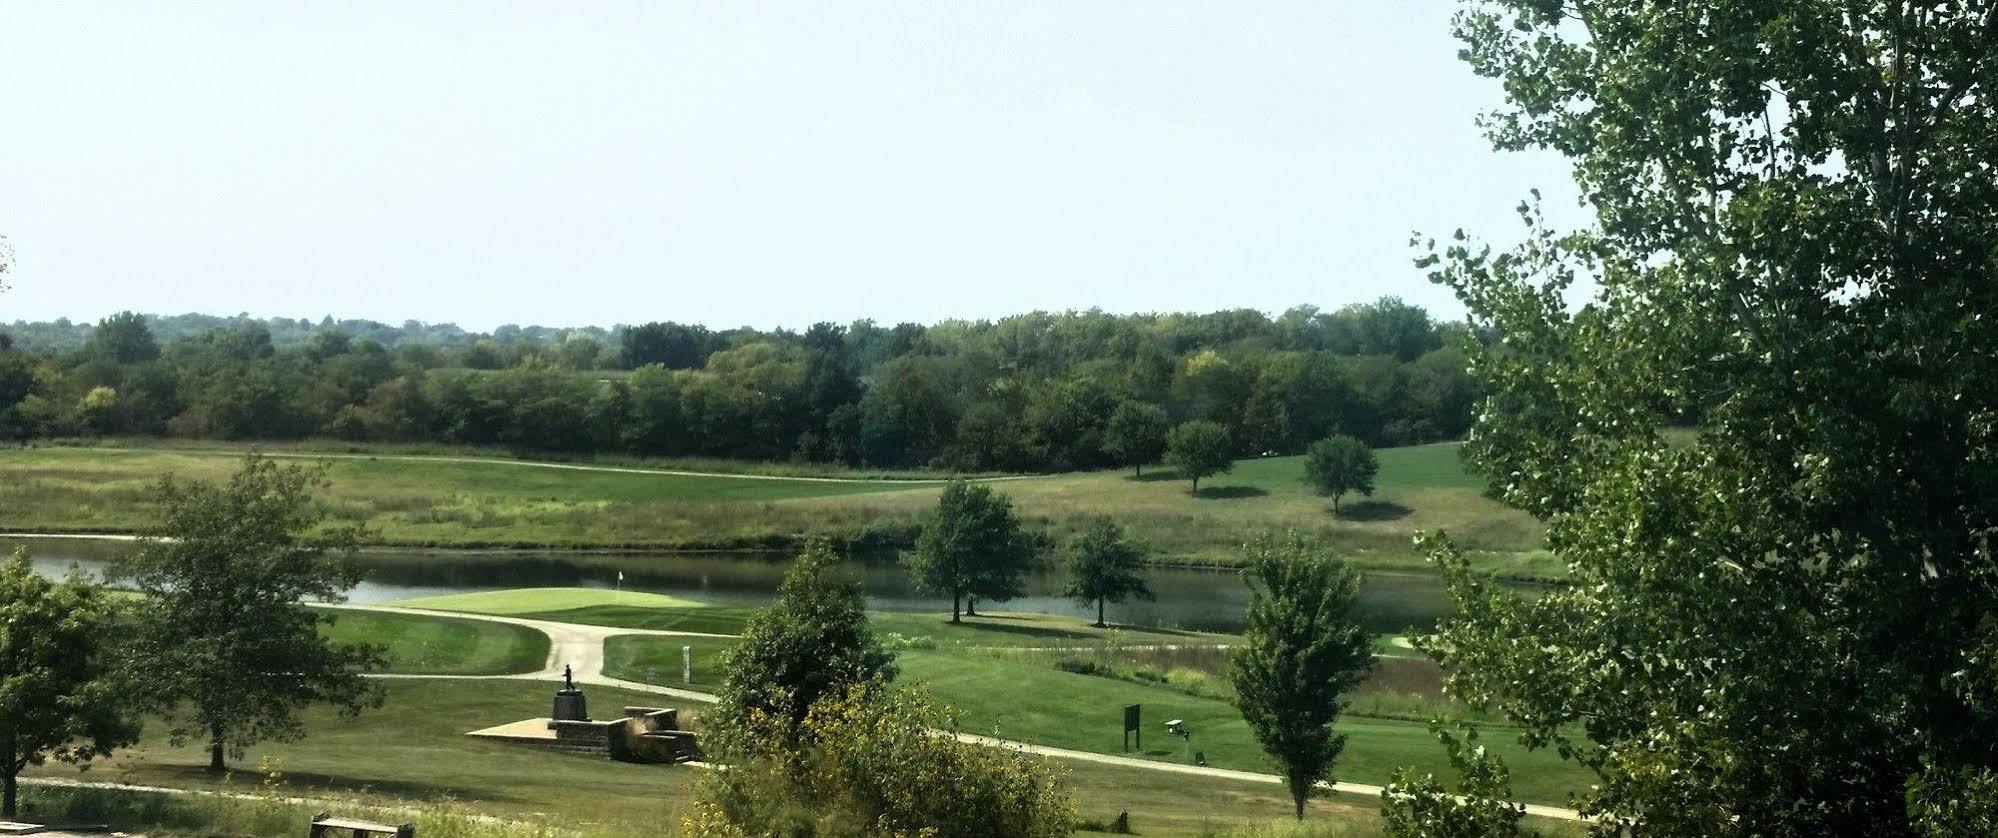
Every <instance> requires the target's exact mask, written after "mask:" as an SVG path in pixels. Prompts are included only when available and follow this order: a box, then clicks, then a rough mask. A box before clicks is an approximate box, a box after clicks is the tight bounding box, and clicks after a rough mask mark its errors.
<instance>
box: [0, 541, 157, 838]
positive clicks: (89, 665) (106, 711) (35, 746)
mask: <svg viewBox="0 0 1998 838" xmlns="http://www.w3.org/2000/svg"><path fill="white" fill-rule="evenodd" d="M109 613H110V606H109V603H107V602H106V601H105V600H104V598H103V595H102V593H101V592H100V590H99V589H98V587H97V586H96V585H92V584H90V583H88V582H85V581H83V580H82V579H78V578H71V579H69V580H66V581H63V582H54V581H51V580H49V579H46V578H43V577H42V576H40V575H38V574H36V573H35V571H34V568H33V567H32V566H30V565H29V564H28V554H27V553H25V552H16V553H14V555H13V557H12V558H10V559H7V560H5V561H0V783H4V786H5V788H4V795H0V818H4V819H6V820H10V821H11V820H13V819H14V817H15V814H16V813H15V791H16V780H17V779H18V778H19V777H20V774H21V772H22V771H23V770H25V769H26V768H27V767H28V766H31V765H40V764H42V763H43V762H45V761H47V760H48V759H50V758H51V757H53V758H54V759H56V760H58V761H61V762H70V763H76V764H78V765H88V764H89V763H90V761H91V760H92V759H95V758H97V757H101V756H108V755H109V754H110V753H111V752H112V751H114V750H116V749H118V748H122V747H125V746H126V745H130V744H132V742H134V741H136V740H137V739H138V736H139V725H138V723H137V721H136V716H135V715H134V714H129V713H125V712H121V711H122V710H123V704H122V702H121V701H120V700H119V699H120V697H121V691H120V689H119V685H118V683H116V679H114V678H113V677H112V676H111V674H110V670H111V667H109V666H108V665H107V655H106V654H105V652H104V650H103V648H102V647H101V646H100V641H101V639H102V637H103V634H104V627H103V624H104V622H105V621H106V618H107V617H108V615H109Z"/></svg>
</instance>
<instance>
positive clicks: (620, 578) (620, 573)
mask: <svg viewBox="0 0 1998 838" xmlns="http://www.w3.org/2000/svg"><path fill="white" fill-rule="evenodd" d="M617 581H619V582H623V581H624V571H622V570H620V571H618V572H617Z"/></svg>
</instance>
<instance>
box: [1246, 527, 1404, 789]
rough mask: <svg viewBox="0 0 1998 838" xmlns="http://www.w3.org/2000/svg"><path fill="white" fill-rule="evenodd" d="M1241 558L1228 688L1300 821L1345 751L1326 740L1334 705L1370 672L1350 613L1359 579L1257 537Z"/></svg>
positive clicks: (1316, 550)
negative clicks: (1240, 600) (1243, 606)
mask: <svg viewBox="0 0 1998 838" xmlns="http://www.w3.org/2000/svg"><path fill="white" fill-rule="evenodd" d="M1244 558H1246V559H1247V562H1246V564H1245V566H1244V567H1243V569H1242V575H1243V578H1244V579H1246V580H1247V581H1248V583H1249V588H1250V591H1251V593H1250V596H1249V607H1248V619H1247V621H1246V625H1245V627H1244V628H1243V631H1242V639H1243V646H1242V648H1241V649H1240V650H1238V651H1237V652H1236V653H1235V657H1234V660H1233V661H1232V662H1231V664H1230V667H1229V673H1228V675H1229V680H1230V681H1231V682H1232V683H1233V684H1234V686H1235V702H1236V704H1237V705H1238V706H1239V707H1240V708H1241V710H1242V718H1243V720H1245V721H1247V722H1248V723H1249V731H1250V732H1251V733H1253V734H1254V735H1255V737H1256V744H1258V745H1261V746H1262V748H1263V752H1264V753H1266V754H1268V755H1269V758H1270V761H1271V762H1273V763H1275V764H1276V766H1277V769H1278V771H1279V773H1281V774H1282V775H1283V780H1284V784H1285V785H1286V786H1287V787H1289V789H1290V794H1291V799H1292V800H1293V801H1294V802H1295V803H1296V809H1297V817H1298V818H1300V819H1302V818H1303V817H1304V801H1305V799H1306V798H1307V797H1309V796H1310V794H1311V788H1312V786H1313V785H1315V784H1317V783H1319V782H1330V781H1331V780H1332V763H1333V761H1334V760H1336V759H1338V757H1339V751H1340V750H1341V749H1343V748H1344V747H1345V745H1346V737H1345V735H1344V734H1335V733H1333V732H1332V723H1333V722H1335V721H1337V720H1338V718H1339V713H1340V712H1341V711H1342V710H1344V709H1345V707H1346V702H1344V701H1343V700H1341V699H1340V696H1342V695H1344V694H1345V693H1346V691H1347V690H1350V689H1352V688H1353V687H1354V686H1356V685H1358V684H1359V683H1360V681H1361V680H1362V679H1363V678H1365V677H1366V675H1367V673H1368V672H1370V671H1372V670H1373V667H1374V654H1373V643H1372V639H1371V638H1369V637H1368V636H1367V632H1366V630H1365V629H1363V628H1362V627H1361V626H1360V623H1359V616H1358V614H1357V613H1356V609H1357V602H1358V596H1359V589H1360V577H1359V574H1357V573H1355V572H1354V571H1352V570H1351V569H1349V568H1347V567H1346V566H1345V564H1343V563H1341V562H1340V561H1339V560H1338V559H1336V558H1334V557H1333V556H1332V555H1331V554H1330V553H1329V552H1327V551H1326V549H1325V548H1324V547H1323V546H1322V545H1319V544H1317V543H1315V542H1312V541H1310V540H1308V539H1306V538H1305V537H1303V536H1301V535H1298V534H1297V533H1289V534H1287V535H1285V536H1284V537H1283V538H1281V539H1278V538H1276V537H1274V536H1272V535H1270V534H1268V533H1264V534H1263V535H1261V536H1259V537H1257V539H1256V540H1255V541H1254V542H1252V543H1251V544H1250V545H1249V546H1248V549H1247V551H1246V553H1245V556H1244Z"/></svg>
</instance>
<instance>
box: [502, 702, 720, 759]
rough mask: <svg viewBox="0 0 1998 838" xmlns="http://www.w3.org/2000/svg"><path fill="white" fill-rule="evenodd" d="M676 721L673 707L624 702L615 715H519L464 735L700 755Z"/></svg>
mask: <svg viewBox="0 0 1998 838" xmlns="http://www.w3.org/2000/svg"><path fill="white" fill-rule="evenodd" d="M678 723H679V711H677V710H673V709H659V708H654V707H626V708H624V716H623V717H622V718H617V719H601V720H592V721H568V720H562V719H549V718H540V719H522V720H520V721H517V722H513V723H510V724H503V725H497V726H494V727H489V728H484V729H481V730H474V731H472V732H470V733H467V734H465V735H466V736H477V737H479V738H482V739H496V740H499V741H503V742H516V743H519V744H523V745H535V746H538V747H543V748H550V749H553V750H560V751H571V752H575V753H588V754H602V755H604V756H607V757H610V758H612V759H618V760H624V761H627V762H691V761H694V760H698V759H700V755H701V751H700V745H699V738H698V736H697V735H696V734H695V733H694V732H692V731H687V730H681V729H678V728H679V724H678Z"/></svg>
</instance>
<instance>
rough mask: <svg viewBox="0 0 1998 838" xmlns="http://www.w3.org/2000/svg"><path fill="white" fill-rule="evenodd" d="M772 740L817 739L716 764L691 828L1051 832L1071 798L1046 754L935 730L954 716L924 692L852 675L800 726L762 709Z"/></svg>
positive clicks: (1061, 822)
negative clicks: (799, 730) (790, 733)
mask: <svg viewBox="0 0 1998 838" xmlns="http://www.w3.org/2000/svg"><path fill="white" fill-rule="evenodd" d="M762 721H763V723H765V724H766V725H767V726H768V727H767V729H765V730H764V731H763V732H762V737H763V738H764V739H766V740H770V741H799V742H810V743H812V744H811V745H809V746H793V747H785V748H780V749H776V750H774V751H771V752H768V753H765V754H762V755H759V756H757V757H756V758H753V759H746V760H739V761H736V762H732V763H731V764H729V766H728V768H727V769H726V770H722V771H713V772H709V774H708V776H707V779H706V780H705V783H704V785H703V786H702V788H701V792H700V798H699V800H697V801H696V802H695V804H694V806H693V808H692V811H691V812H690V813H689V814H688V815H687V817H686V819H685V822H684V823H683V824H682V826H683V827H684V829H685V830H686V832H687V833H688V834H691V835H704V836H723V837H725V838H736V837H737V836H740V838H748V836H762V835H792V836H824V837H825V838H835V837H837V836H870V838H871V837H872V836H882V838H890V837H891V836H892V838H902V836H909V838H916V836H942V835H951V836H958V835H962V836H979V837H980V838H1055V836H1067V835H1069V834H1071V833H1073V832H1074V830H1075V802H1074V800H1073V799H1072V798H1071V797H1070V796H1069V794H1068V793H1067V792H1066V791H1064V790H1063V789H1062V787H1061V776H1062V775H1061V773H1060V772H1059V770H1057V769H1056V768H1054V767H1053V766H1051V765H1049V764H1047V763H1046V762H1044V761H1041V760H1037V759H1032V758H1029V757H1027V756H1026V755H1024V754H1017V753H1013V752H1011V751H1009V750H1006V749H1002V748H994V747H988V746H985V745H978V744H973V743H970V742H964V741H960V740H958V739H956V738H954V737H952V736H948V735H939V730H948V729H949V728H950V727H951V725H950V723H949V719H947V718H946V717H945V716H944V715H943V714H942V713H940V712H938V711H937V710H936V709H935V708H934V707H932V706H931V705H930V704H929V702H928V701H927V700H925V699H923V698H921V697H920V696H917V695H915V694H913V693H910V692H908V691H906V690H898V689H892V688H888V687H887V686H886V685H883V684H872V685H870V684H853V685H850V686H848V687H847V688H846V689H844V690H841V691H838V692H833V693H829V694H827V695H825V696H824V697H822V698H820V699H819V700H818V701H817V702H815V703H814V704H813V705H812V707H811V712H810V713H809V714H808V715H807V716H806V717H805V719H804V722H803V728H804V736H802V737H797V738H795V739H794V738H791V737H786V736H785V735H784V734H785V730H786V728H785V725H787V724H788V723H787V722H782V721H778V720H774V719H768V718H766V719H763V720H762Z"/></svg>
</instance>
